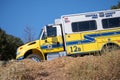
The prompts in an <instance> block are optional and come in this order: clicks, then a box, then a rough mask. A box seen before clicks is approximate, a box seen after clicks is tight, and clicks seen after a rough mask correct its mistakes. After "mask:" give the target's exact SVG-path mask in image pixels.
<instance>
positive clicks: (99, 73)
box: [69, 51, 120, 80]
mask: <svg viewBox="0 0 120 80" xmlns="http://www.w3.org/2000/svg"><path fill="white" fill-rule="evenodd" d="M69 72H70V79H71V80H119V79H120V51H114V52H111V53H108V54H106V55H102V56H96V57H88V58H86V59H85V60H82V62H81V61H77V62H76V63H75V64H74V65H72V66H71V68H70V70H69Z"/></svg>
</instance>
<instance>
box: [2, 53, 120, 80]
mask: <svg viewBox="0 0 120 80" xmlns="http://www.w3.org/2000/svg"><path fill="white" fill-rule="evenodd" d="M119 79H120V51H114V52H111V53H107V54H105V55H102V56H84V57H77V58H73V57H62V58H57V59H54V60H52V61H43V62H39V63H36V62H34V61H31V60H23V61H16V60H12V61H10V62H8V63H1V66H0V80H119Z"/></svg>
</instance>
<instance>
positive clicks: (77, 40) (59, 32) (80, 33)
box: [16, 9, 120, 62]
mask: <svg viewBox="0 0 120 80" xmlns="http://www.w3.org/2000/svg"><path fill="white" fill-rule="evenodd" d="M113 47H114V48H118V47H120V9H116V10H104V11H96V12H87V13H81V14H71V15H63V16H61V18H60V19H56V20H55V24H51V25H46V26H44V27H43V29H42V30H41V34H40V38H39V40H36V41H33V42H29V43H27V44H25V45H23V46H20V47H19V48H18V49H17V53H16V54H17V57H16V59H18V60H22V59H24V58H30V59H33V60H35V61H37V62H38V61H41V60H52V59H54V58H57V57H62V56H68V55H78V54H80V55H81V54H86V53H91V52H100V51H104V50H109V51H111V50H112V48H113Z"/></svg>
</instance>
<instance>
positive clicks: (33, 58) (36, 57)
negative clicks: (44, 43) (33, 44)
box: [27, 54, 42, 62]
mask: <svg viewBox="0 0 120 80" xmlns="http://www.w3.org/2000/svg"><path fill="white" fill-rule="evenodd" d="M27 58H29V59H31V60H33V61H35V62H40V61H41V60H42V59H41V57H40V56H39V55H37V54H30V55H29V56H27Z"/></svg>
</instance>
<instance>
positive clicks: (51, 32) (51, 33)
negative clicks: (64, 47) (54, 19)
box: [47, 26, 57, 37]
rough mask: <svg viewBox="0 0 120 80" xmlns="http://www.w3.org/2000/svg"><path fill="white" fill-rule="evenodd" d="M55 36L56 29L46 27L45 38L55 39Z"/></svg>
mask: <svg viewBox="0 0 120 80" xmlns="http://www.w3.org/2000/svg"><path fill="white" fill-rule="evenodd" d="M55 36H57V30H56V27H52V26H47V37H55Z"/></svg>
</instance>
